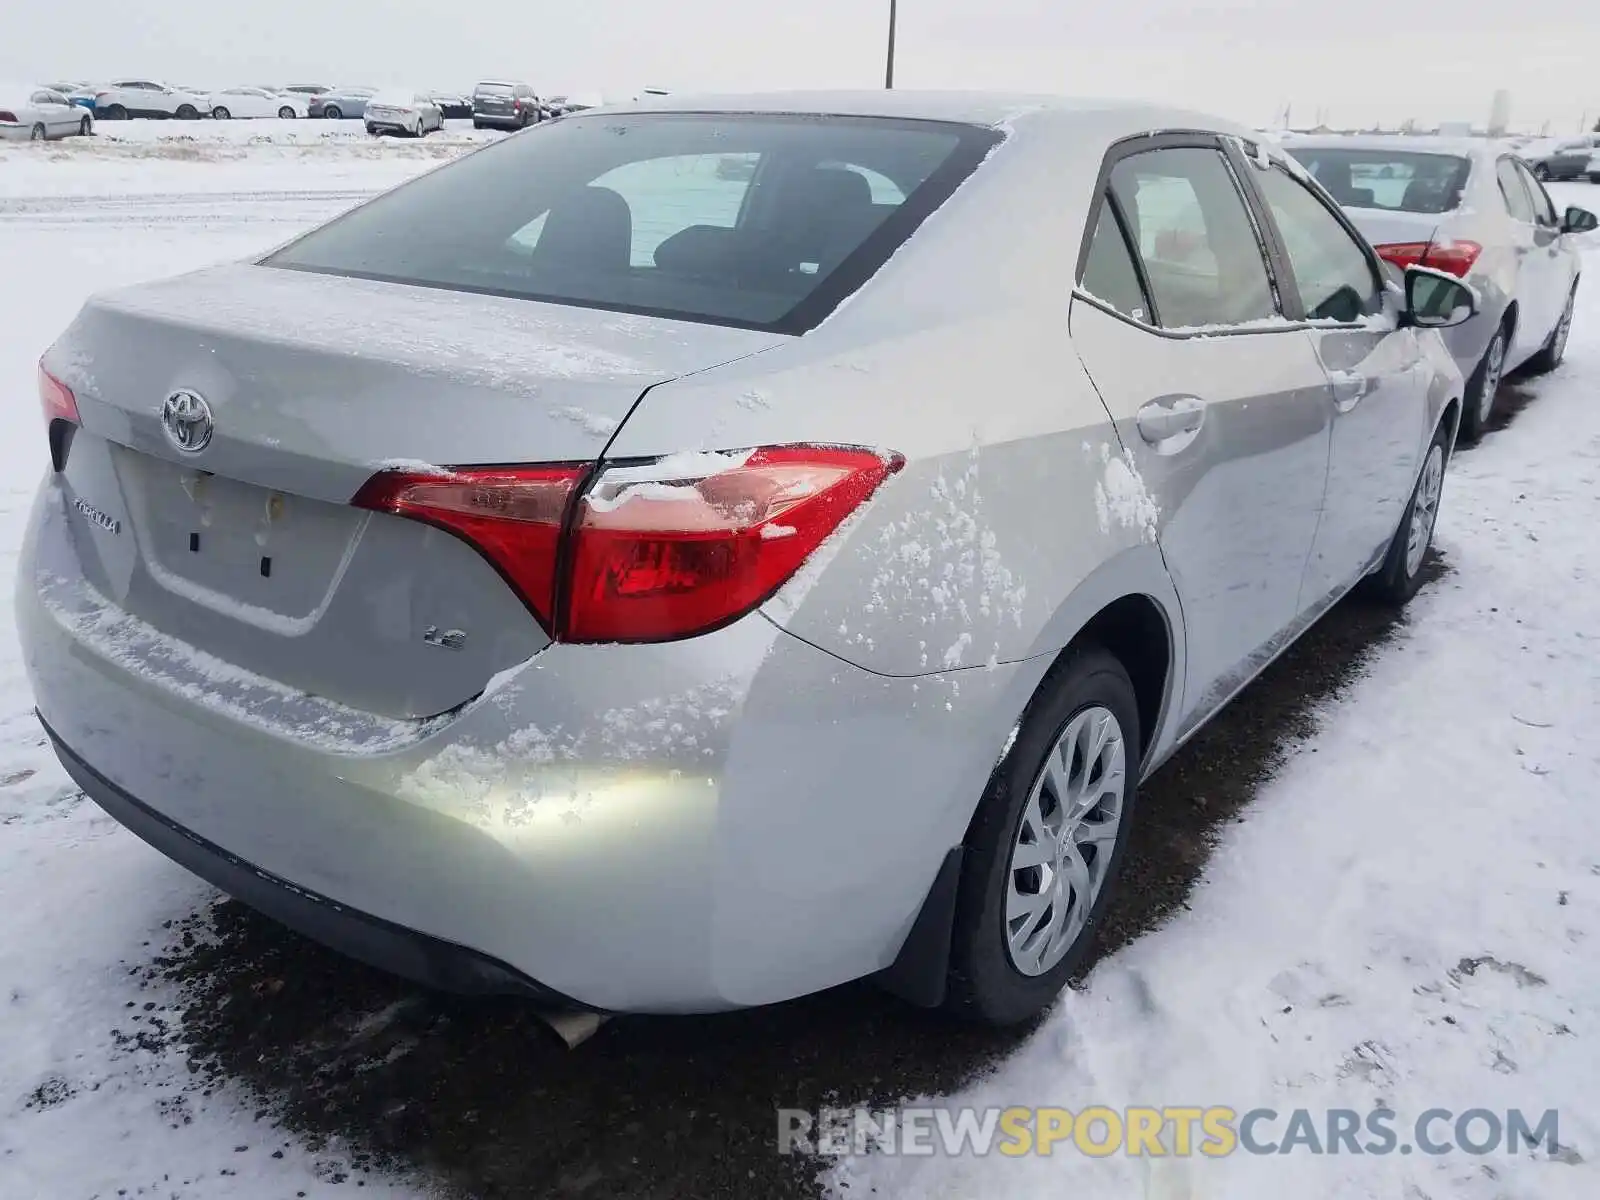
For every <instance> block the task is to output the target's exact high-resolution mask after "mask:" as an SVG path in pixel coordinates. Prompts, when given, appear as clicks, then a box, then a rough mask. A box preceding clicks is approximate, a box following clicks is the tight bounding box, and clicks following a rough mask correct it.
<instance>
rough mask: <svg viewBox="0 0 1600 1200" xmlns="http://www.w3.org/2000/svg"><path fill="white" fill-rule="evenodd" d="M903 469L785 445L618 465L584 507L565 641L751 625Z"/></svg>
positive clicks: (837, 451) (856, 454)
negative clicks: (744, 619)
mask: <svg viewBox="0 0 1600 1200" xmlns="http://www.w3.org/2000/svg"><path fill="white" fill-rule="evenodd" d="M903 461H904V460H902V459H899V458H898V457H888V458H885V457H884V456H883V455H881V454H877V453H875V452H873V451H870V450H860V449H847V448H839V447H821V446H779V447H773V448H769V449H764V450H756V451H753V452H751V453H748V454H745V453H740V454H734V455H724V454H715V455H689V456H685V457H683V458H681V459H676V460H675V459H663V460H661V461H659V462H655V463H650V464H648V465H645V466H638V467H632V466H624V467H611V468H608V469H607V470H605V471H603V472H602V473H601V474H600V476H599V477H598V478H597V479H596V480H595V481H594V483H593V484H592V485H591V487H590V488H589V490H588V492H587V493H586V494H585V496H584V498H583V500H582V501H581V502H580V505H579V510H578V514H577V518H576V523H575V527H574V530H573V534H574V544H575V553H574V554H573V557H572V578H571V586H570V591H569V598H570V599H569V603H568V607H567V612H566V622H565V628H564V630H563V634H564V636H565V637H566V638H567V639H568V640H570V641H575V642H655V641H667V640H670V639H673V638H684V637H692V636H694V635H695V634H698V633H706V632H709V631H710V630H712V629H715V628H717V627H719V626H721V625H726V624H727V623H729V622H730V621H733V620H735V619H737V618H738V617H741V616H743V615H744V614H745V613H747V612H749V611H750V610H751V609H753V608H755V607H756V605H758V604H760V603H761V602H762V601H764V600H766V599H767V598H768V597H769V596H771V595H772V593H773V592H775V591H777V590H778V588H779V587H780V586H782V584H783V583H784V582H785V581H787V580H788V579H789V577H790V576H792V575H793V574H794V573H795V571H796V570H798V569H799V567H800V564H801V563H803V562H805V560H806V559H807V558H809V557H810V556H811V554H812V552H813V551H814V550H816V548H817V547H818V546H820V545H821V544H822V542H823V541H824V540H825V539H826V538H827V536H828V535H829V534H830V533H832V532H833V531H834V530H835V529H837V528H838V527H839V523H840V522H841V521H843V520H844V519H845V518H846V517H847V516H849V515H850V513H851V512H853V511H854V510H855V509H856V507H857V506H858V505H860V504H861V502H862V501H863V500H865V499H866V498H867V497H868V496H870V495H871V494H872V493H873V492H874V491H876V490H877V487H878V485H879V484H881V483H882V482H883V481H884V479H885V478H886V477H887V476H888V475H889V474H890V472H892V471H895V470H898V469H899V467H900V466H901V465H902V463H903Z"/></svg>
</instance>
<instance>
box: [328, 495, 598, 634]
mask: <svg viewBox="0 0 1600 1200" xmlns="http://www.w3.org/2000/svg"><path fill="white" fill-rule="evenodd" d="M584 470H585V468H584V467H581V466H572V465H562V466H553V467H494V468H488V469H484V468H473V469H470V470H463V471H451V472H445V473H441V474H416V473H412V472H407V471H384V472H381V473H380V474H377V475H374V476H373V477H372V478H371V479H369V480H367V482H366V484H365V485H364V486H363V487H362V489H361V490H360V491H359V492H358V493H356V497H355V499H354V500H353V501H351V503H353V504H355V505H356V506H357V507H358V508H370V509H374V510H376V511H378V512H387V513H394V514H395V515H397V516H402V517H411V518H413V519H415V520H418V521H426V522H428V523H429V524H430V525H437V526H439V527H440V528H441V529H445V530H448V531H449V532H451V533H453V534H455V535H456V536H457V537H462V538H465V539H466V540H467V541H469V542H471V543H472V544H473V545H474V546H476V547H477V548H478V549H479V551H481V552H482V553H483V555H484V556H485V557H486V558H488V560H489V561H490V562H491V563H493V564H494V565H495V566H496V567H497V568H499V570H500V573H501V574H502V575H503V576H505V578H506V582H508V583H509V584H511V586H512V587H513V588H514V589H516V591H517V593H518V595H520V596H521V597H522V599H523V602H524V603H526V604H527V606H528V607H529V608H530V609H532V610H533V613H534V615H535V616H536V617H538V618H539V623H540V624H541V625H543V626H544V627H545V628H546V629H553V628H554V624H553V621H554V616H555V578H556V552H557V550H558V549H559V548H560V545H561V528H562V523H563V520H564V518H565V515H566V510H567V501H568V500H569V499H570V498H571V496H572V489H573V488H574V487H576V486H577V483H578V480H579V479H580V478H582V476H583V473H584Z"/></svg>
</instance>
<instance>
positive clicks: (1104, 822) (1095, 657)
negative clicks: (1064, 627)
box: [945, 646, 1143, 1025]
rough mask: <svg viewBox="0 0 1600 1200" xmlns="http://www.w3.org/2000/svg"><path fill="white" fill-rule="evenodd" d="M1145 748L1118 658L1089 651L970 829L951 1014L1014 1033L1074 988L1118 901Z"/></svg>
mask: <svg viewBox="0 0 1600 1200" xmlns="http://www.w3.org/2000/svg"><path fill="white" fill-rule="evenodd" d="M1142 745H1143V743H1142V735H1141V731H1140V729H1139V706H1138V701H1137V698H1136V697H1135V694H1134V690H1133V684H1132V682H1131V681H1130V680H1129V678H1128V672H1127V671H1126V670H1125V669H1124V668H1123V666H1122V664H1121V663H1120V662H1119V661H1117V659H1116V658H1115V657H1113V656H1112V655H1111V654H1110V653H1108V652H1107V651H1105V650H1102V649H1100V648H1099V647H1098V646H1089V647H1084V648H1082V649H1079V650H1075V651H1073V652H1072V653H1071V655H1070V657H1068V658H1067V659H1066V660H1065V661H1064V662H1063V663H1062V664H1060V665H1059V666H1057V667H1056V668H1055V669H1053V670H1052V672H1051V674H1050V676H1049V677H1047V679H1046V682H1045V685H1044V687H1043V689H1041V691H1040V693H1039V695H1038V697H1037V698H1036V699H1035V700H1034V702H1033V703H1032V704H1031V705H1030V706H1029V710H1028V712H1027V714H1026V715H1025V716H1024V718H1023V721H1022V725H1021V729H1020V731H1019V732H1018V734H1017V739H1016V742H1015V743H1014V745H1013V746H1012V748H1011V752H1010V753H1009V754H1008V755H1006V758H1005V760H1004V762H1002V763H1001V765H1000V766H999V767H998V768H997V769H996V770H995V773H994V776H993V778H992V779H991V780H990V784H989V787H988V790H987V791H986V793H985V794H984V798H983V800H982V802H981V803H980V804H979V806H978V811H977V813H976V814H975V815H974V816H973V818H972V824H971V826H970V827H969V828H968V830H967V838H966V846H965V854H964V856H963V859H962V867H961V886H960V891H959V893H958V896H957V899H956V917H955V923H954V927H953V929H952V934H951V949H950V977H949V986H948V990H947V993H946V998H945V1008H946V1009H947V1011H949V1012H951V1013H952V1014H954V1015H957V1016H960V1017H964V1018H966V1019H968V1020H973V1021H979V1022H983V1023H986V1024H990V1025H1013V1024H1016V1023H1018V1022H1020V1021H1026V1020H1028V1019H1029V1018H1030V1017H1034V1016H1036V1015H1038V1014H1039V1013H1040V1012H1043V1011H1044V1010H1045V1009H1046V1008H1048V1007H1049V1006H1050V1004H1051V1003H1052V1002H1053V1001H1054V1000H1055V998H1056V996H1057V995H1059V994H1060V992H1061V989H1062V988H1063V987H1065V986H1066V983H1067V980H1068V979H1069V978H1071V976H1072V973H1073V972H1074V971H1075V970H1077V968H1078V965H1079V964H1080V963H1081V962H1082V960H1083V957H1084V955H1085V954H1086V953H1087V951H1088V949H1089V946H1090V945H1091V944H1092V943H1093V941H1094V935H1095V931H1096V929H1097V928H1098V927H1099V923H1100V917H1101V915H1102V914H1103V912H1104V910H1105V906H1106V901H1107V900H1108V899H1109V897H1110V896H1111V894H1112V892H1113V891H1114V890H1115V882H1116V875H1117V868H1118V866H1119V865H1120V862H1121V858H1122V853H1123V850H1124V848H1125V847H1126V845H1127V841H1128V832H1129V830H1130V828H1131V827H1132V823H1133V814H1134V798H1135V791H1136V789H1137V786H1138V782H1139V763H1140V761H1141V753H1142ZM1097 747H1098V748H1097ZM1057 835H1060V836H1057Z"/></svg>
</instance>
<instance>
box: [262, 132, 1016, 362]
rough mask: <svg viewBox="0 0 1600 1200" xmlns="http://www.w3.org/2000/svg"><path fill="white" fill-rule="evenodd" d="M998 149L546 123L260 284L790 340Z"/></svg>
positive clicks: (410, 188) (354, 219) (962, 135)
mask: <svg viewBox="0 0 1600 1200" xmlns="http://www.w3.org/2000/svg"><path fill="white" fill-rule="evenodd" d="M998 137H999V135H998V134H997V133H996V132H995V131H993V130H990V129H984V128H979V127H976V126H969V125H958V124H949V123H944V122H932V121H906V120H891V119H879V118H855V117H848V118H847V117H821V118H819V117H790V116H768V115H759V116H757V115H728V114H681V113H651V114H646V115H616V116H611V115H604V114H596V115H594V116H585V117H566V118H563V119H561V120H559V121H552V122H549V123H547V124H545V125H541V126H536V127H534V128H533V129H531V130H529V131H527V132H525V133H523V134H519V135H518V136H516V137H512V138H506V139H504V140H502V141H500V142H498V143H496V144H495V145H493V146H490V147H488V148H486V149H484V150H481V151H479V152H477V153H475V154H471V155H468V156H467V157H465V158H463V159H461V160H459V161H458V162H456V163H454V164H452V165H450V166H448V167H445V168H443V169H441V170H438V171H435V172H433V173H431V174H428V175H425V176H423V177H421V178H420V179H417V180H415V181H413V182H412V183H409V184H407V185H405V186H404V187H402V188H399V189H398V190H396V191H393V192H390V193H389V194H387V195H385V196H380V197H379V198H378V199H376V200H374V201H372V202H371V203H370V204H367V205H365V206H364V207H362V208H358V209H356V210H355V211H354V212H351V213H349V214H347V215H345V216H344V217H341V218H339V219H338V220H336V221H334V222H333V223H332V224H329V225H326V226H324V227H322V228H321V229H318V230H315V231H314V232H312V233H310V234H307V235H306V236H305V237H304V238H302V239H300V240H299V241H297V242H294V243H292V244H291V245H289V246H287V247H286V248H284V249H283V250H280V251H279V252H278V253H276V254H274V255H272V256H270V257H269V258H267V259H265V260H264V262H265V264H266V265H268V266H275V267H286V268H290V269H294V270H302V271H317V272H322V273H326V274H335V275H351V276H356V277H359V278H365V279H378V280H385V281H390V282H395V283H409V284H419V285H423V286H428V287H440V288H449V289H452V290H456V291H464V292H483V293H488V294H491V295H497V296H514V297H523V298H527V299H532V300H544V301H552V302H555V303H558V304H573V305H579V306H584V307H589V308H603V309H612V310H616V311H619V312H636V313H645V314H650V315H656V316H666V317H675V318H680V319H685V320H692V321H702V322H708V323H712V324H721V325H734V326H739V327H743V328H751V329H763V330H771V331H773V332H780V333H802V332H804V331H805V330H807V329H809V328H811V327H812V326H814V325H815V324H816V323H817V322H818V321H820V320H822V318H823V317H825V316H827V314H828V313H829V312H831V311H832V310H833V308H834V307H835V306H837V304H838V303H839V301H840V300H841V299H843V298H844V297H845V296H846V295H848V294H849V293H850V292H852V291H854V290H855V289H856V288H857V287H859V286H860V285H861V283H862V282H863V281H865V280H866V279H867V278H869V277H870V276H871V275H872V274H873V273H874V272H875V271H876V270H877V269H878V268H879V267H880V266H882V265H883V263H884V262H885V261H886V260H887V259H888V257H889V255H891V254H892V253H894V251H895V249H896V248H897V247H898V246H899V245H900V244H901V243H903V242H904V241H905V239H906V238H908V237H909V236H910V235H911V233H912V232H913V231H914V230H915V229H916V227H917V226H918V225H919V224H920V223H921V221H922V220H923V219H924V218H925V217H926V216H927V215H928V214H929V213H930V212H932V211H933V210H934V209H936V208H937V207H938V206H939V205H940V204H942V203H943V202H944V201H945V200H946V199H947V198H948V197H949V196H950V194H951V193H952V192H953V191H954V190H955V188H956V187H957V186H959V184H960V183H961V182H962V180H963V179H965V178H966V177H967V175H969V174H970V173H971V172H972V171H973V170H974V169H975V168H976V167H977V165H978V164H979V163H980V162H981V161H982V159H983V156H984V155H985V154H986V153H987V152H988V150H989V148H990V147H991V146H993V144H994V143H995V141H996V139H997V138H998Z"/></svg>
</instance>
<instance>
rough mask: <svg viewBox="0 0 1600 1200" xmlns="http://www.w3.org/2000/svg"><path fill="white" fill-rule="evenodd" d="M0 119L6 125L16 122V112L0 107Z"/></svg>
mask: <svg viewBox="0 0 1600 1200" xmlns="http://www.w3.org/2000/svg"><path fill="white" fill-rule="evenodd" d="M0 121H4V122H5V123H6V124H7V125H15V124H17V114H16V113H14V112H6V111H5V110H4V109H0Z"/></svg>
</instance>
